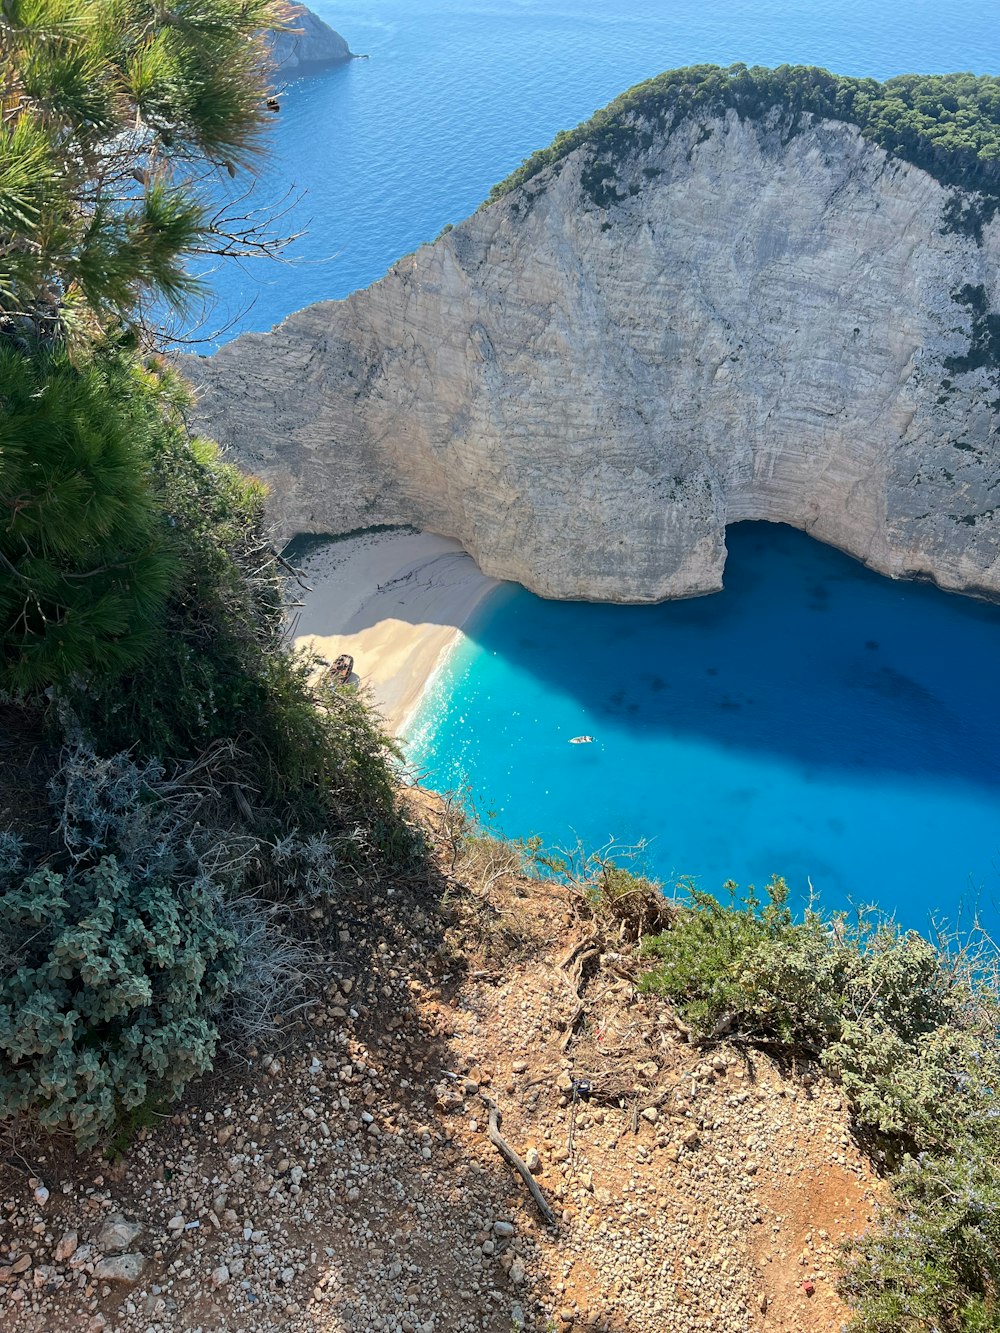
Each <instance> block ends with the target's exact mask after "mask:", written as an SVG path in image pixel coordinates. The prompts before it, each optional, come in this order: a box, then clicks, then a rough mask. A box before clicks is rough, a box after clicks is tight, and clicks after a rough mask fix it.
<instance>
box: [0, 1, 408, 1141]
mask: <svg viewBox="0 0 1000 1333" xmlns="http://www.w3.org/2000/svg"><path fill="white" fill-rule="evenodd" d="M289 17H290V11H289V10H288V9H287V8H286V6H285V5H284V4H283V3H278V0H190V2H189V3H185V4H184V5H183V6H179V7H174V8H172V9H171V8H168V7H166V6H163V5H161V4H159V3H157V2H156V0H6V2H5V3H4V4H3V6H2V7H0V57H2V69H3V79H4V83H5V88H4V98H3V101H2V104H0V512H2V513H3V521H2V524H0V564H2V566H3V577H2V579H0V693H2V703H3V716H4V723H5V737H4V742H5V743H4V746H3V749H2V750H0V801H2V805H3V807H4V808H5V811H6V812H7V813H8V816H9V815H13V816H14V819H13V821H12V822H11V824H10V826H9V827H7V828H2V827H0V839H2V845H0V894H2V904H3V910H2V913H0V1118H11V1117H17V1118H18V1119H19V1120H21V1121H25V1120H32V1121H34V1122H35V1123H37V1124H38V1125H40V1126H41V1127H43V1128H45V1129H47V1130H59V1131H64V1132H66V1133H68V1134H70V1135H72V1137H73V1138H74V1139H75V1141H76V1143H77V1145H78V1146H80V1147H83V1148H86V1147H90V1146H91V1145H95V1144H100V1143H107V1142H108V1140H109V1139H110V1138H111V1137H112V1136H113V1135H114V1134H115V1132H116V1130H117V1129H118V1127H120V1126H121V1125H123V1124H127V1123H135V1122H137V1117H138V1119H139V1120H141V1119H142V1117H143V1114H144V1111H145V1110H146V1109H148V1108H149V1107H151V1106H154V1105H160V1104H162V1103H163V1102H165V1101H169V1100H170V1099H172V1098H173V1097H175V1096H176V1095H177V1094H178V1093H179V1092H180V1091H181V1090H182V1089H183V1087H184V1086H185V1084H186V1082H187V1081H188V1080H189V1079H190V1078H191V1077H193V1076H194V1075H196V1074H200V1073H203V1072H204V1071H205V1070H207V1069H208V1068H210V1067H211V1064H212V1061H213V1058H214V1057H215V1054H216V1051H217V1049H218V1047H219V1045H220V1043H223V1042H225V1041H227V1040H230V1041H231V1042H232V1044H234V1045H236V1046H238V1045H239V1042H240V1034H241V1033H243V1034H244V1037H246V1034H248V1033H250V1034H251V1035H252V1034H254V1033H255V1032H257V1031H258V1030H263V1029H266V1028H267V1026H268V1023H269V1021H270V1017H269V1016H270V1014H271V1012H272V1011H273V1010H274V1009H275V1008H276V1007H280V1006H281V1005H282V1003H283V1002H284V1001H285V1000H287V998H288V996H289V995H290V994H292V993H293V992H294V991H295V990H296V988H297V987H300V986H301V983H302V977H303V968H304V967H306V963H305V960H304V955H303V951H302V948H301V946H300V944H299V943H298V934H299V933H300V932H301V927H300V926H299V925H298V922H299V921H300V920H301V918H302V916H303V914H304V913H305V912H307V911H308V909H310V907H313V906H315V904H316V903H317V902H325V901H327V900H328V899H330V898H332V897H335V896H336V892H337V888H338V886H339V885H340V884H341V883H342V882H343V881H344V877H345V876H348V877H349V878H350V882H351V883H356V881H357V878H358V875H359V873H361V872H364V873H366V874H370V875H372V876H377V874H378V867H380V866H383V865H386V864H390V863H391V864H395V865H399V864H400V862H405V861H406V860H407V858H408V857H410V856H411V855H412V854H413V852H414V850H415V848H416V846H417V844H416V842H415V839H414V836H413V834H412V833H411V832H410V829H409V826H408V825H407V824H406V823H405V821H404V820H403V819H402V817H401V815H400V814H399V811H398V807H397V796H396V789H395V782H394V771H393V767H392V760H393V755H394V751H393V748H392V745H391V743H390V742H389V741H388V740H387V738H386V737H385V735H384V734H383V731H382V728H381V724H380V722H379V720H378V718H377V717H376V716H375V715H374V714H373V713H372V712H371V711H370V709H369V708H368V706H367V705H366V703H365V701H364V700H363V699H361V698H360V697H358V696H357V695H356V694H355V693H353V692H352V691H348V690H343V689H336V688H333V687H331V686H329V685H327V684H324V683H323V682H319V683H317V681H316V679H315V676H316V672H315V671H314V669H313V667H314V664H312V663H310V662H309V661H307V660H303V659H300V658H297V657H295V656H294V655H293V654H292V653H290V652H289V650H288V647H287V645H286V643H285V640H284V623H283V606H284V600H285V599H284V586H283V581H284V580H285V578H287V574H286V573H285V571H284V569H283V566H282V565H281V563H280V560H279V558H278V556H277V555H276V553H275V552H274V551H273V550H272V548H271V546H270V544H269V542H268V539H267V537H266V533H265V528H264V508H263V507H264V498H265V491H264V487H263V486H262V485H261V484H260V483H259V482H257V481H256V480H254V479H253V478H248V477H244V476H242V475H240V474H239V473H238V472H237V471H236V470H235V469H234V468H232V467H229V466H226V465H224V464H223V463H222V462H221V461H220V459H219V456H218V450H217V449H216V447H215V446H214V445H213V444H212V443H211V442H210V441H207V440H202V439H191V438H190V437H189V434H188V431H187V429H186V422H185V418H186V414H187V411H188V408H189V397H188V392H187V389H186V387H185V386H184V384H183V383H182V382H181V381H180V380H179V379H178V377H177V376H176V375H175V374H174V373H173V372H172V371H170V369H169V368H168V367H167V366H166V364H165V363H164V361H163V359H162V357H161V356H160V355H159V351H158V343H159V342H160V340H161V338H162V329H161V328H159V327H158V326H157V325H156V323H155V322H154V321H153V320H152V319H151V317H150V314H149V311H150V310H151V309H152V308H153V307H154V306H157V308H160V309H164V308H169V307H174V308H176V309H180V310H185V309H186V308H187V303H188V302H189V301H190V300H191V299H192V298H193V297H195V296H196V295H197V294H198V291H199V284H198V281H197V279H196V278H195V277H194V276H193V273H192V267H193V265H194V264H195V263H196V261H197V257H198V256H199V255H203V254H205V253H214V254H233V253H248V252H251V251H259V250H260V249H263V250H265V251H267V250H270V249H275V248H277V247H278V246H279V245H280V241H279V240H277V239H275V238H274V237H272V236H271V235H270V233H269V231H268V230H267V225H266V223H267V219H257V218H256V217H253V216H250V217H249V218H248V217H247V216H246V208H245V205H244V206H242V207H241V208H238V209H237V210H236V211H237V213H240V212H242V213H243V214H244V217H243V218H242V220H240V219H239V218H234V219H231V220H228V219H227V218H226V216H225V214H224V213H220V212H219V210H218V207H217V204H215V203H213V202H212V200H213V199H215V198H217V197H218V195H217V193H216V194H213V190H212V183H213V181H214V180H216V179H217V178H219V177H220V176H221V177H222V178H224V179H227V180H228V178H229V177H231V176H232V175H234V174H236V173H237V172H238V170H239V169H240V168H241V167H243V166H245V165H246V164H247V163H248V162H249V161H251V160H252V158H253V155H254V154H255V153H256V152H257V151H258V149H259V148H260V147H261V146H262V138H261V134H262V130H263V126H264V124H265V123H266V121H267V118H268V112H267V110H266V99H267V90H268V76H267V69H266V56H265V48H264V46H263V44H262V40H261V38H260V35H259V34H260V31H261V30H262V29H265V28H268V27H272V28H273V27H275V26H280V25H281V24H283V23H284V22H285V21H286V19H287V18H289ZM21 738H23V744H22V743H21ZM40 751H44V755H45V758H44V759H43V760H39V759H38V757H37V756H38V754H39V752H40ZM25 755H30V756H33V758H32V760H31V762H30V763H29V764H28V765H27V766H25V764H24V762H23V760H24V756H25ZM18 815H20V816H21V818H20V819H18ZM246 1039H247V1040H249V1039H250V1038H249V1037H247V1038H246Z"/></svg>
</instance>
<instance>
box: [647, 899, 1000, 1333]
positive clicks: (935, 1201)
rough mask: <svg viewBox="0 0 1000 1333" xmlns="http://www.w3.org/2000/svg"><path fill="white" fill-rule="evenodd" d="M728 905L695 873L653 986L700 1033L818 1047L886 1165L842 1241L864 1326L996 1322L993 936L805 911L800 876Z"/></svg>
mask: <svg viewBox="0 0 1000 1333" xmlns="http://www.w3.org/2000/svg"><path fill="white" fill-rule="evenodd" d="M728 888H729V890H730V899H729V902H728V903H723V902H720V901H718V900H717V899H716V898H714V897H713V896H712V895H710V894H708V893H705V892H702V891H699V890H697V889H695V888H693V887H692V888H689V890H688V892H687V895H686V902H684V903H683V905H682V906H681V907H680V908H679V910H678V911H677V913H676V915H675V917H674V919H673V922H672V924H671V926H670V928H669V929H668V930H666V931H663V932H661V933H659V934H656V935H652V936H649V937H647V938H646V939H645V940H644V942H643V947H642V952H643V954H644V956H645V957H646V959H647V960H648V961H649V962H650V964H651V966H650V968H649V970H648V971H647V972H646V974H645V976H644V978H643V981H642V986H643V988H644V989H645V990H646V991H647V992H648V993H650V994H654V995H660V996H662V997H664V998H665V999H667V1000H668V1001H669V1002H670V1003H672V1004H673V1005H675V1006H676V1008H677V1011H678V1013H679V1014H680V1016H681V1019H682V1021H683V1022H684V1023H685V1024H686V1025H687V1026H688V1028H689V1031H690V1034H691V1037H692V1039H693V1040H695V1041H698V1042H711V1041H713V1040H716V1039H718V1038H720V1037H722V1036H723V1035H724V1034H725V1035H726V1036H727V1039H728V1040H737V1041H742V1042H746V1043H748V1044H750V1045H756V1046H760V1047H763V1048H765V1049H768V1050H770V1051H772V1052H777V1053H781V1052H784V1053H785V1054H787V1055H788V1056H789V1057H793V1058H794V1057H803V1056H804V1057H807V1058H810V1059H814V1060H818V1062H819V1063H820V1065H822V1066H823V1067H824V1068H825V1069H826V1070H827V1072H829V1073H830V1074H831V1075H833V1077H834V1078H835V1079H836V1080H837V1081H838V1082H839V1083H840V1085H841V1086H842V1088H843V1089H844V1092H845V1093H846V1095H847V1097H848V1099H849V1104H850V1107H851V1112H852V1116H853V1119H854V1123H855V1126H856V1129H857V1131H858V1133H859V1134H860V1135H861V1136H862V1137H863V1140H864V1141H866V1142H867V1144H868V1145H869V1151H870V1152H871V1154H872V1155H873V1156H874V1158H875V1159H876V1160H879V1161H881V1163H882V1165H883V1168H884V1169H885V1170H886V1171H888V1172H889V1173H890V1178H891V1182H892V1188H893V1194H892V1200H891V1203H890V1205H889V1206H888V1207H887V1208H884V1209H883V1210H882V1212H881V1214H880V1216H879V1219H878V1223H877V1225H876V1226H875V1227H874V1228H872V1230H871V1231H869V1232H868V1233H866V1234H865V1235H863V1236H862V1237H861V1238H860V1239H859V1240H858V1241H856V1242H855V1243H854V1244H853V1245H851V1246H850V1247H849V1249H848V1252H847V1253H846V1255H845V1266H844V1271H843V1275H842V1279H841V1294H842V1295H843V1296H844V1298H845V1299H846V1300H847V1301H848V1303H849V1304H850V1305H851V1306H852V1308H853V1309H854V1310H855V1311H856V1317H855V1320H854V1322H853V1324H852V1327H853V1328H854V1329H855V1330H857V1333H908V1331H909V1330H914V1331H915V1330H918V1329H937V1330H940V1331H941V1333H972V1331H973V1330H983V1333H985V1330H989V1329H995V1328H997V1327H998V1321H1000V1170H998V1167H997V1160H998V1152H1000V1114H998V1113H1000V1100H998V1097H1000V984H998V983H1000V968H998V959H997V950H996V948H995V947H994V946H993V944H992V943H991V942H990V941H989V940H986V939H982V940H980V941H978V942H977V941H975V940H974V941H973V942H971V943H966V944H965V945H964V946H962V947H957V946H956V945H955V942H954V941H951V940H942V941H941V942H940V943H939V944H934V943H932V942H931V941H929V940H927V939H925V938H923V937H922V936H920V935H918V934H916V933H915V932H912V931H902V930H900V929H899V928H898V927H896V926H895V924H893V923H891V922H887V921H884V920H881V919H878V918H875V917H873V916H872V915H870V914H869V915H865V914H861V915H859V916H857V917H855V918H853V919H852V918H850V917H848V916H847V915H846V914H840V915H836V916H832V917H827V916H823V915H820V914H819V913H816V912H807V913H806V915H805V918H804V919H802V920H796V919H795V918H794V917H793V915H792V913H791V911H790V910H789V907H788V904H787V889H786V888H785V885H784V884H783V883H782V882H781V881H780V880H776V881H773V882H772V883H771V884H770V885H769V886H768V890H767V895H766V902H763V903H762V902H761V901H760V900H759V899H758V898H757V897H756V895H754V893H753V892H752V891H751V892H750V893H749V894H747V895H746V896H745V897H744V898H743V899H740V898H738V896H737V894H736V888H735V885H730V886H728Z"/></svg>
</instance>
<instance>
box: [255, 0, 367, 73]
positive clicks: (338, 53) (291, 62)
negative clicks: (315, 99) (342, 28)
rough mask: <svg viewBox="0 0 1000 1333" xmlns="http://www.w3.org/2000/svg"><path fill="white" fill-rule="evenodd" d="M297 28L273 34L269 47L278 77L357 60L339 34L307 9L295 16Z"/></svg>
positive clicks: (269, 38) (294, 20) (302, 9)
mask: <svg viewBox="0 0 1000 1333" xmlns="http://www.w3.org/2000/svg"><path fill="white" fill-rule="evenodd" d="M293 23H294V27H292V28H289V29H287V30H285V31H284V32H275V33H271V34H270V35H269V37H268V45H269V46H270V48H271V56H272V59H273V60H274V65H275V70H276V72H277V74H278V75H288V74H290V73H292V72H293V71H294V72H299V71H301V70H302V69H315V68H317V67H318V66H320V65H342V64H344V63H345V62H346V61H348V60H352V59H353V58H354V57H353V55H352V53H351V50H350V48H349V47H348V45H347V42H346V41H345V40H344V39H343V37H341V35H340V33H339V32H334V30H333V29H332V28H331V27H330V25H329V24H328V23H324V22H323V20H322V19H321V18H320V17H319V15H318V14H314V13H313V12H312V10H311V9H305V8H304V7H303V8H301V9H300V10H298V11H297V12H296V13H295V15H294V16H293Z"/></svg>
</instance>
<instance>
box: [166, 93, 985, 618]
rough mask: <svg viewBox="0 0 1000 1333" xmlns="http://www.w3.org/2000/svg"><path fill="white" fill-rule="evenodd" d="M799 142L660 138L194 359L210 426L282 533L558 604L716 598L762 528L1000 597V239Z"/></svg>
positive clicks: (842, 147) (502, 207) (778, 131)
mask: <svg viewBox="0 0 1000 1333" xmlns="http://www.w3.org/2000/svg"><path fill="white" fill-rule="evenodd" d="M786 128H787V127H783V126H782V125H780V124H777V123H776V117H775V116H774V115H772V116H771V118H770V120H769V121H765V122H759V121H758V122H754V121H750V120H746V121H741V120H739V119H738V118H737V116H736V115H735V113H733V112H729V113H728V114H722V113H720V114H718V115H714V116H710V117H709V116H707V115H706V116H703V117H701V118H692V119H689V120H687V121H686V122H684V123H682V124H681V125H680V126H679V127H677V128H676V129H675V130H674V131H673V133H670V134H657V135H655V136H646V137H647V139H648V138H652V139H653V141H652V143H651V144H650V145H649V146H647V147H643V148H641V149H637V150H636V151H635V152H634V153H632V154H631V155H630V156H626V157H625V158H623V159H622V160H620V161H617V162H615V163H614V169H615V174H614V176H613V179H612V182H611V186H610V194H611V196H612V200H611V201H610V202H608V204H607V207H601V206H600V205H599V204H598V203H597V202H595V199H594V197H593V196H594V195H595V193H596V194H597V195H598V197H602V196H601V192H600V191H596V192H595V191H594V189H593V187H592V185H591V186H589V187H588V185H587V184H586V181H587V179H588V177H587V176H586V174H585V176H584V183H583V184H581V172H584V173H586V171H587V168H588V166H590V165H592V161H593V150H592V149H591V148H590V147H587V146H585V147H583V148H579V149H577V150H576V151H574V152H573V153H572V154H571V155H570V156H568V157H567V158H565V159H564V160H563V161H561V162H560V163H558V164H557V165H556V166H555V167H554V168H553V167H550V168H548V169H546V170H544V171H543V172H542V173H540V174H539V175H538V176H536V177H534V178H532V179H531V180H529V181H528V182H527V184H526V185H525V186H522V187H521V188H519V189H517V190H514V191H513V192H511V193H510V194H508V195H506V196H504V197H503V198H502V199H500V200H499V201H498V202H497V203H495V204H493V205H491V206H489V207H487V208H484V209H481V210H480V211H479V212H478V213H476V214H475V215H474V216H473V217H471V218H469V219H468V220H467V221H466V222H464V223H462V224H461V225H460V226H458V227H456V228H455V229H454V230H453V231H450V232H449V233H447V234H446V235H444V236H443V237H441V238H440V239H439V240H438V241H437V242H435V244H433V245H430V246H425V247H423V248H422V249H420V250H419V251H418V252H417V253H416V254H415V255H412V256H410V257H408V258H406V259H405V260H401V261H400V262H399V263H398V264H397V265H396V266H395V267H394V268H393V269H392V270H391V271H390V273H389V274H388V275H387V276H386V277H385V278H383V279H382V280H381V281H380V282H378V283H376V284H375V285H374V286H372V287H371V288H369V289H367V290H366V291H362V292H357V293H355V294H354V295H352V296H351V297H349V298H348V299H347V300H346V301H340V302H324V303H320V304H318V305H313V306H310V307H309V308H307V309H305V310H302V311H300V312H299V313H297V314H295V315H292V316H291V317H290V318H289V319H287V320H285V321H284V322H283V323H282V324H280V325H278V326H277V327H276V328H275V329H274V330H273V331H272V332H271V333H269V334H248V335H245V336H243V337H241V338H238V339H237V340H236V341H235V342H233V343H230V344H229V345H228V346H226V347H224V348H222V349H221V350H220V351H219V352H217V353H216V354H215V355H214V356H212V357H211V358H183V360H184V361H185V370H186V371H187V372H188V373H189V375H190V376H191V378H192V379H193V380H194V381H195V383H196V384H197V385H198V387H199V394H200V399H199V401H200V407H199V413H200V416H201V422H200V425H201V426H202V428H204V429H206V430H207V431H209V432H211V433H212V434H213V435H215V436H216V438H218V439H219V440H221V441H222V443H223V444H224V445H225V446H226V447H227V448H228V449H229V450H230V451H231V454H232V456H233V457H234V459H235V460H236V461H238V462H239V463H240V464H241V465H242V466H244V467H245V468H247V469H249V470H251V471H253V472H255V473H257V474H259V475H261V476H262V477H264V478H266V480H267V481H268V482H269V483H270V486H271V500H270V506H271V516H272V520H273V524H274V529H275V533H276V535H277V536H278V537H289V536H291V535H292V534H293V533H295V532H298V531H320V532H338V531H345V530H348V529H355V528H359V527H363V526H367V525H370V524H377V523H412V524H415V525H417V526H419V527H422V528H426V529H429V530H431V531H434V532H438V533H441V534H443V535H448V536H454V537H457V538H458V539H459V540H460V541H461V542H462V543H463V544H464V545H465V547H466V548H467V549H468V550H469V551H470V552H471V553H472V554H473V555H474V556H475V558H476V559H477V561H478V562H479V564H480V566H481V567H482V569H483V570H484V571H485V572H486V573H488V574H491V575H495V576H496V577H498V578H503V579H513V580H516V581H518V582H520V583H522V584H524V585H525V586H527V587H529V588H531V589H534V590H535V591H537V592H539V593H542V594H544V595H545V596H550V597H562V598H587V599H599V600H620V601H650V600H658V599H662V598H667V597H681V596H692V595H696V594H699V593H705V592H710V591H712V590H714V589H717V588H719V587H720V585H721V579H722V570H723V564H724V561H725V556H726V545H725V530H726V524H727V523H733V522H737V521H739V520H741V519H766V520H770V521H774V522H783V523H790V524H792V525H794V526H796V527H799V528H803V529H805V530H807V531H808V532H810V533H812V534H813V535H814V536H816V537H817V538H819V539H820V540H822V541H825V542H830V543H832V544H833V545H835V546H838V547H840V548H841V549H843V550H845V551H848V552H850V553H852V554H853V555H855V556H857V558H858V559H860V560H863V561H864V562H865V563H867V564H868V565H870V566H871V567H872V568H874V569H877V570H880V571H882V572H883V573H885V574H888V575H891V576H893V577H925V578H930V579H933V580H934V581H935V582H937V583H938V584H940V585H941V586H942V587H945V588H951V589H957V590H962V591H969V592H976V593H983V594H989V595H996V594H1000V447H998V443H997V441H998V436H997V428H998V415H997V405H998V403H1000V386H998V376H997V371H996V370H995V369H994V368H992V367H991V366H990V365H989V364H987V365H986V366H983V367H981V368H978V369H974V368H971V367H972V366H973V364H974V363H975V362H977V361H981V360H983V359H984V357H983V356H982V355H980V354H979V353H981V351H982V343H983V337H984V327H985V325H984V320H985V318H986V316H985V315H984V314H983V313H982V309H981V307H982V306H983V303H984V302H985V303H986V305H987V306H988V308H989V309H990V310H993V309H996V308H997V305H998V303H1000V271H998V259H1000V218H998V219H995V220H994V221H992V222H990V223H988V224H987V225H986V226H985V228H984V232H983V236H982V243H981V244H979V243H977V241H976V239H974V238H973V237H971V236H967V235H962V234H956V233H955V232H954V231H950V230H948V229H947V228H946V227H945V226H944V225H943V217H942V215H943V210H944V208H945V206H946V204H947V203H948V201H949V199H950V198H951V196H952V194H953V192H952V191H951V190H949V189H947V188H945V187H943V186H942V185H941V184H939V183H938V182H937V181H936V180H934V179H932V177H931V176H929V175H927V174H926V173H925V172H924V171H922V170H920V169H919V168H917V167H915V166H911V165H909V164H908V163H905V162H902V161H899V160H897V159H893V158H890V157H888V156H887V155H886V153H885V152H884V151H883V150H882V149H880V148H878V147H876V146H874V145H872V144H871V143H869V142H867V141H866V140H865V139H864V138H862V136H861V134H860V132H859V131H858V130H857V129H855V128H854V127H852V126H849V125H845V124H842V123H839V122H830V121H821V122H809V121H807V123H806V125H805V127H804V128H802V129H800V131H799V132H798V133H796V134H794V135H791V136H789V135H788V134H787V133H785V129H786ZM590 179H591V180H592V176H591V177H590ZM604 197H605V198H607V196H604ZM963 292H964V293H965V298H964V299H963V298H962V293H963ZM970 293H971V295H970ZM970 300H971V301H972V304H970V303H969V302H970ZM977 302H978V304H979V307H980V313H979V314H977V308H976V303H977ZM970 348H971V349H972V351H971V353H970ZM963 358H964V361H963ZM987 360H988V358H987Z"/></svg>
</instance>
